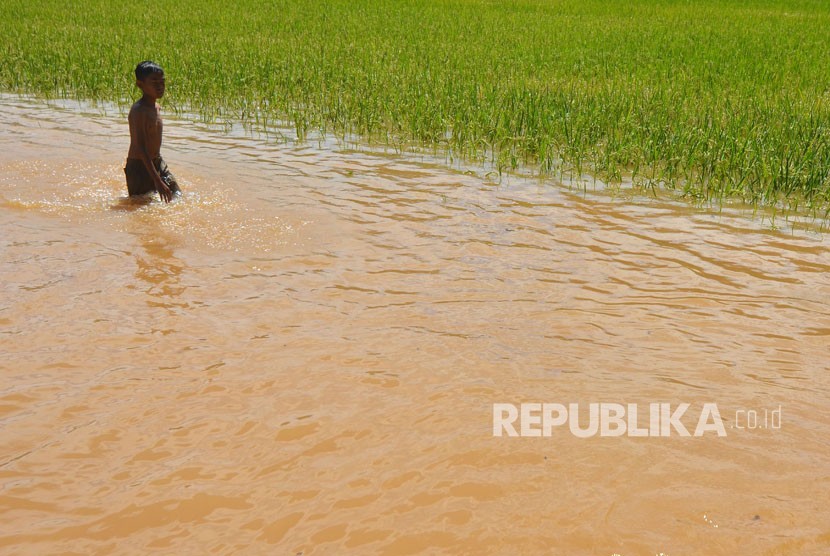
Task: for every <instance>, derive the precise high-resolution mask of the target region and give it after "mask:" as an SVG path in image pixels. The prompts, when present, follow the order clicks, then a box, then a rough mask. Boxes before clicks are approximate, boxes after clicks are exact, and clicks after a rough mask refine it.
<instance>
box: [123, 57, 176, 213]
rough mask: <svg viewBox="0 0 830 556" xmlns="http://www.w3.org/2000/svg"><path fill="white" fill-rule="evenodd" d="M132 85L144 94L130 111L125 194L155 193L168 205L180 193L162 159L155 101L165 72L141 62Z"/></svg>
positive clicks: (161, 92)
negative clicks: (126, 192)
mask: <svg viewBox="0 0 830 556" xmlns="http://www.w3.org/2000/svg"><path fill="white" fill-rule="evenodd" d="M135 85H136V87H138V88H139V89H141V92H142V93H144V95H143V96H142V97H141V98H140V99H139V100H138V102H136V103H135V104H133V106H132V108H130V116H129V122H130V152H129V153H128V154H127V165H126V166H125V167H124V173H125V174H126V175H127V191H128V192H129V193H130V196H133V195H143V194H145V193H150V192H151V191H158V193H159V197H161V199H162V200H163V201H164V202H166V203H169V202H170V201H171V200H172V199H173V195H180V194H181V190H180V189H179V184H178V183H177V182H176V178H175V177H174V176H173V174H171V173H170V170H168V169H167V164H166V163H165V162H164V160H163V159H162V158H161V132H162V122H161V109H160V107H159V105H158V103H157V102H156V101H157V100H158V99H160V98H161V97H162V96H164V70H163V69H161V67H160V66H159V65H158V64H156V63H155V62H151V61H145V62H141V63H140V64H138V65H137V66H136V68H135Z"/></svg>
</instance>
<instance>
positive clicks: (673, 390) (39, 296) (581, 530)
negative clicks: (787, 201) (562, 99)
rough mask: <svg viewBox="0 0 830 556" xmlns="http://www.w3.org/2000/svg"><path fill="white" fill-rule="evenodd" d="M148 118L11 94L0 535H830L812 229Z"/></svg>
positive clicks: (628, 552) (730, 541) (327, 542)
mask: <svg viewBox="0 0 830 556" xmlns="http://www.w3.org/2000/svg"><path fill="white" fill-rule="evenodd" d="M167 124H168V125H167V126H166V129H165V131H166V137H165V145H164V147H163V152H164V154H165V157H166V159H167V162H168V163H169V164H170V168H171V170H172V171H173V172H174V173H175V174H176V175H177V176H178V178H179V180H180V182H182V183H183V188H184V189H185V195H184V197H183V198H182V199H181V200H179V201H178V202H175V203H173V204H170V205H164V204H162V203H160V202H158V201H155V202H149V203H141V202H136V201H129V200H128V199H126V198H125V193H126V189H125V186H124V182H123V171H122V167H123V161H124V156H125V153H126V152H127V144H128V134H127V127H126V123H125V119H124V118H123V117H118V116H117V115H116V116H106V115H100V114H99V115H96V113H95V112H94V111H93V112H90V111H88V110H86V109H84V108H82V107H79V106H75V107H74V108H73V107H72V105H66V106H48V105H47V104H45V103H43V102H36V101H29V100H22V99H18V98H16V97H9V96H5V97H2V98H0V231H2V239H0V245H2V247H0V249H2V251H0V280H2V297H0V349H1V350H2V359H1V360H0V377H2V382H0V434H1V435H2V437H0V438H1V439H2V442H1V443H0V552H2V553H3V554H9V555H12V554H37V555H40V554H59V553H60V554H64V553H65V554H84V555H92V554H147V553H154V552H158V553H161V554H176V555H188V554H193V555H202V554H288V555H296V554H302V555H304V556H310V555H319V554H391V555H398V554H474V555H481V554H496V555H501V554H509V555H514V554H566V555H581V554H585V555H605V556H611V555H613V554H618V555H622V556H633V555H653V554H660V553H663V554H667V555H671V556H675V555H686V554H707V555H717V554H738V555H742V554H752V555H758V554H798V555H803V554H827V553H830V506H828V504H827V501H828V500H830V444H829V443H828V442H829V441H828V439H829V438H830V376H828V373H827V369H828V335H829V334H830V306H829V305H828V299H830V273H828V271H829V270H830V266H829V265H828V260H830V258H829V257H830V250H829V249H828V242H827V239H826V238H825V237H823V236H821V235H816V234H810V233H806V232H804V233H801V232H795V233H793V232H780V231H773V230H771V229H769V227H768V226H767V225H766V224H764V223H762V222H759V221H758V220H757V219H755V220H754V219H752V218H751V217H748V216H746V215H742V214H737V213H734V214H733V213H730V212H728V211H724V212H722V213H716V212H712V211H706V210H701V209H695V208H690V207H688V206H685V205H682V204H672V203H670V202H661V201H656V200H651V201H638V200H636V199H634V200H629V201H624V200H620V199H616V200H615V199H612V198H610V197H609V196H604V195H602V194H590V193H588V194H586V193H582V192H578V191H569V190H568V189H567V188H564V187H561V186H556V185H554V184H552V183H550V182H547V183H542V182H540V181H534V180H530V179H519V178H512V179H510V180H509V181H507V182H505V183H501V184H493V183H490V182H487V181H485V180H482V179H480V178H478V177H475V176H471V175H465V174H463V173H460V172H456V171H451V170H449V169H447V168H446V167H442V166H441V165H440V164H430V163H427V162H424V161H423V160H421V161H415V160H408V159H406V158H402V157H399V156H391V155H383V154H371V153H366V152H357V151H347V150H344V149H338V148H331V147H330V146H326V145H323V146H322V147H321V146H320V145H317V144H305V145H299V146H298V145H296V144H294V143H290V144H286V143H278V142H274V141H266V140H264V139H261V138H258V137H255V136H250V135H246V134H245V133H242V132H231V133H221V132H218V131H210V130H209V129H208V128H206V127H205V126H199V125H196V124H188V123H186V122H184V121H176V120H175V119H171V118H169V117H168V121H167ZM75 130H77V132H76V131H75ZM532 402H542V403H550V404H556V403H558V404H563V405H565V406H567V405H568V404H578V405H577V406H576V407H575V409H576V410H578V411H579V412H581V413H580V418H581V423H582V425H583V426H587V425H588V423H589V420H588V417H589V408H590V406H589V404H591V403H604V404H623V405H624V406H625V407H626V408H627V407H628V406H627V405H625V404H636V407H637V408H638V410H639V412H640V413H641V419H640V423H641V424H642V423H646V424H648V423H649V422H650V421H649V417H648V415H646V416H645V417H643V415H642V414H645V413H647V412H648V411H649V408H650V407H651V406H650V404H669V408H670V409H671V411H675V409H676V408H678V407H680V406H681V404H684V403H688V404H690V408H689V410H688V411H687V412H686V413H685V414H684V416H683V417H682V423H684V424H685V426H686V427H687V428H688V429H689V431H690V433H691V434H693V433H694V432H695V431H696V430H697V429H696V427H695V425H696V423H697V416H698V415H700V414H701V413H703V411H702V408H703V407H704V405H703V404H705V403H709V404H715V405H716V408H717V410H718V414H719V416H720V417H721V420H722V423H723V425H724V433H725V434H724V435H723V436H721V435H719V434H717V432H716V431H714V430H704V431H703V434H701V436H694V435H692V436H688V437H686V436H681V434H680V432H679V429H678V428H676V427H675V426H674V425H673V424H672V423H670V422H669V423H668V424H669V425H671V426H670V427H669V428H668V432H669V434H668V436H658V435H656V434H655V435H649V436H632V435H630V434H628V433H629V432H631V428H629V429H628V431H627V432H626V434H624V435H622V436H608V435H603V434H600V433H597V434H594V435H593V436H590V437H587V438H582V437H579V436H577V435H576V434H574V433H572V432H571V431H570V426H569V424H563V425H561V426H556V427H554V428H553V429H552V435H551V436H549V437H545V436H542V437H533V436H527V435H525V436H517V437H511V436H508V435H507V433H508V432H509V431H507V429H506V428H503V429H499V430H500V431H503V433H504V435H503V436H494V434H493V418H494V404H497V403H504V404H513V405H514V406H516V407H517V408H520V404H523V403H532ZM526 407H528V408H530V409H533V408H532V406H526ZM609 407H610V406H609ZM658 407H660V406H658ZM709 407H711V406H709ZM629 414H630V412H629ZM532 415H536V414H535V413H531V416H532ZM551 415H553V414H551ZM557 415H559V414H557ZM658 417H659V415H658ZM765 417H766V421H765V420H764V418H765ZM643 419H645V420H643ZM714 421H715V419H714V417H712V421H711V423H714ZM707 422H710V421H709V419H708V417H707ZM525 424H526V425H527V426H528V430H529V431H530V429H533V427H532V422H531V421H529V420H528V422H527V423H525ZM571 424H572V423H571ZM634 424H635V425H636V423H634ZM663 424H666V421H664V422H663ZM516 427H517V430H518V431H519V432H521V429H520V427H519V421H516ZM533 430H538V427H537V428H536V429H533ZM657 430H660V429H657Z"/></svg>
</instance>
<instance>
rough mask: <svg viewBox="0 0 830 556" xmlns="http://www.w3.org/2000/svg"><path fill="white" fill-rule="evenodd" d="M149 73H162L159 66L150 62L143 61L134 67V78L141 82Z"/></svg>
mask: <svg viewBox="0 0 830 556" xmlns="http://www.w3.org/2000/svg"><path fill="white" fill-rule="evenodd" d="M151 73H164V70H163V69H161V66H160V65H158V64H157V63H155V62H153V61H151V60H144V61H143V62H140V63H139V64H138V65H137V66H136V67H135V78H136V79H138V80H139V81H142V80H143V79H144V78H145V77H147V76H148V75H150V74H151Z"/></svg>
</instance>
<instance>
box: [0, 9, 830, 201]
mask: <svg viewBox="0 0 830 556" xmlns="http://www.w3.org/2000/svg"><path fill="white" fill-rule="evenodd" d="M0 17H2V18H3V21H6V22H9V23H7V24H6V25H3V26H2V28H0V52H2V53H3V59H4V61H3V64H0V88H1V89H3V90H5V91H10V92H20V93H34V94H37V95H43V96H58V97H79V98H84V99H106V100H115V101H118V102H121V103H124V104H126V103H128V102H129V99H130V98H132V97H134V95H135V90H134V89H133V84H132V79H131V74H130V72H131V70H132V68H133V67H134V65H135V63H136V62H137V61H139V60H142V59H146V58H150V59H154V60H156V61H158V62H159V63H161V64H162V65H163V66H164V67H165V68H166V70H167V72H168V98H167V100H166V101H165V102H166V103H167V106H168V109H169V108H172V109H174V110H179V111H188V112H190V113H194V114H198V115H200V117H202V118H206V119H220V120H222V119H228V120H233V121H238V120H244V121H247V122H251V123H254V124H259V125H268V124H269V123H274V122H280V123H285V122H290V123H292V124H293V125H294V126H295V127H296V129H297V132H298V133H299V134H300V135H301V136H303V135H305V134H307V133H308V132H316V131H321V132H323V133H327V134H332V133H336V134H343V135H347V134H348V135H350V136H354V135H357V136H359V137H362V138H364V139H366V140H370V141H377V142H383V143H384V144H390V145H394V146H395V147H397V148H409V147H413V146H419V147H424V146H426V147H437V148H439V149H440V150H442V151H443V152H447V153H449V154H450V155H451V156H454V157H463V158H465V159H469V160H478V161H480V162H482V163H487V164H488V165H489V164H494V165H495V166H496V167H497V168H498V169H500V170H502V169H511V168H516V167H524V168H531V169H533V170H539V171H541V172H543V173H551V174H554V175H556V174H559V175H562V174H565V175H567V174H571V175H574V174H575V175H577V176H579V175H582V173H583V172H588V173H590V174H593V175H594V176H597V177H599V178H600V179H603V180H606V181H611V182H614V181H623V180H624V181H626V183H629V182H630V183H634V184H635V185H638V186H642V187H655V186H668V187H670V188H675V189H676V190H677V191H679V192H681V193H684V194H686V195H687V196H689V197H692V198H697V199H722V198H725V197H728V198H738V199H743V200H746V201H749V202H753V203H761V204H770V205H774V204H779V203H784V204H786V205H788V206H790V207H801V208H803V207H805V206H806V207H809V208H812V209H814V210H817V209H826V208H827V207H828V206H830V33H828V31H827V30H828V29H830V4H828V3H827V2H824V1H821V0H816V1H807V0H805V1H797V0H789V1H787V0H783V1H781V0H779V1H757V2H742V1H718V2H706V1H700V2H693V3H689V2H679V1H677V2H676V1H669V0H647V1H643V0H640V1H637V0H635V1H632V2H613V1H607V0H605V1H599V0H594V1H591V0H588V1H585V0H563V1H525V2H512V1H505V2H486V1H441V0H433V1H427V0H420V1H392V0H385V1H384V0H377V1H359V0H358V1H353V0H349V1H336V0H335V1H328V2H312V1H305V0H300V1H293V0H292V1H272V2H258V1H254V0H242V1H240V2H233V3H228V2H218V1H215V0H207V1H206V0H199V1H192V0H190V1H188V0H185V1H179V0H177V1H175V2H172V1H168V0H161V1H158V2H154V3H153V6H152V8H148V7H147V6H145V5H143V4H140V3H126V2H115V1H113V0H91V1H84V2H31V1H23V0H6V1H4V2H3V3H2V5H0Z"/></svg>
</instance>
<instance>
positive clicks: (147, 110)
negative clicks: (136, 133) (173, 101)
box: [128, 100, 157, 120]
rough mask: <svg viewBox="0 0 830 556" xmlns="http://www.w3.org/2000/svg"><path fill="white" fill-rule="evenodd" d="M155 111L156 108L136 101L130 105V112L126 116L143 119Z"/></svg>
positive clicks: (151, 115)
mask: <svg viewBox="0 0 830 556" xmlns="http://www.w3.org/2000/svg"><path fill="white" fill-rule="evenodd" d="M156 113H157V111H156V109H155V108H154V107H152V106H147V105H146V104H144V103H143V102H141V101H140V100H139V101H136V102H135V103H133V105H132V106H131V107H130V114H129V116H128V118H129V119H131V120H133V119H144V118H148V117H153V116H155V115H156Z"/></svg>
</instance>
